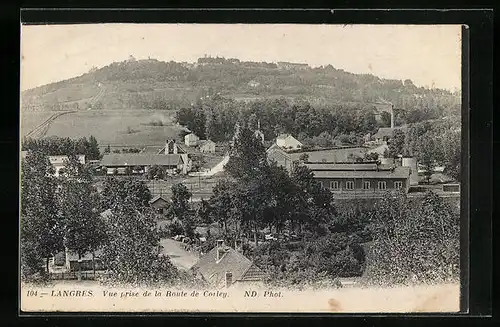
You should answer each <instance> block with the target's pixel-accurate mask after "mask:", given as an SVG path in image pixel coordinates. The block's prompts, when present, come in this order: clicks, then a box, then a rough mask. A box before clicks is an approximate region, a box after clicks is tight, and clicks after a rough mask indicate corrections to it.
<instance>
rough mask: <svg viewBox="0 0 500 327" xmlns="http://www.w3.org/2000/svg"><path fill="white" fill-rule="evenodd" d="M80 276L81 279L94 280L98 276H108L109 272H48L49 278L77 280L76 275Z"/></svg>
mask: <svg viewBox="0 0 500 327" xmlns="http://www.w3.org/2000/svg"><path fill="white" fill-rule="evenodd" d="M79 275H80V276H81V279H82V280H95V279H97V278H98V277H109V273H106V272H103V271H96V272H95V273H94V272H93V271H81V272H77V271H68V272H52V273H50V279H52V280H77V279H78V276H79Z"/></svg>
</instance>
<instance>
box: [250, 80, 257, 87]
mask: <svg viewBox="0 0 500 327" xmlns="http://www.w3.org/2000/svg"><path fill="white" fill-rule="evenodd" d="M259 85H260V83H259V82H257V81H253V80H252V81H250V82H248V86H250V87H257V86H259Z"/></svg>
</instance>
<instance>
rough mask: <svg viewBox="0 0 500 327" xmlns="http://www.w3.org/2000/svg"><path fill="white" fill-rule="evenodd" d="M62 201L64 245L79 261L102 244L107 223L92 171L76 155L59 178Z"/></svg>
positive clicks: (70, 158) (60, 200) (71, 158)
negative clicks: (102, 213) (102, 217)
mask: <svg viewBox="0 0 500 327" xmlns="http://www.w3.org/2000/svg"><path fill="white" fill-rule="evenodd" d="M58 195H59V202H60V212H61V216H62V217H61V218H62V222H63V224H64V245H65V246H66V248H67V249H68V250H70V251H73V252H75V253H76V254H77V255H78V258H79V259H80V258H81V257H83V256H84V255H85V254H86V253H92V257H93V258H94V255H95V251H96V250H97V249H98V248H99V247H100V246H101V245H102V244H103V242H104V238H105V234H104V232H103V231H104V223H103V221H102V219H101V216H100V206H99V194H98V192H97V189H96V188H95V187H94V185H93V179H92V175H91V170H90V169H89V168H88V167H87V166H85V165H82V164H81V163H80V162H79V161H78V159H77V158H76V156H69V160H68V162H67V163H66V169H65V174H64V175H62V176H60V191H59V194H58Z"/></svg>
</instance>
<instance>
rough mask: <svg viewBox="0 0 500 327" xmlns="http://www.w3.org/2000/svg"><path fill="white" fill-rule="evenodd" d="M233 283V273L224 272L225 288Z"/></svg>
mask: <svg viewBox="0 0 500 327" xmlns="http://www.w3.org/2000/svg"><path fill="white" fill-rule="evenodd" d="M232 283H233V273H232V272H230V271H226V288H227V287H229V286H231V284H232Z"/></svg>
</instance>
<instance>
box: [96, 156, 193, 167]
mask: <svg viewBox="0 0 500 327" xmlns="http://www.w3.org/2000/svg"><path fill="white" fill-rule="evenodd" d="M183 163H184V162H183V159H182V156H181V155H180V154H144V153H110V154H105V155H104V156H103V157H102V160H101V165H103V166H106V167H113V166H152V165H159V166H173V165H180V164H183Z"/></svg>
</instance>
